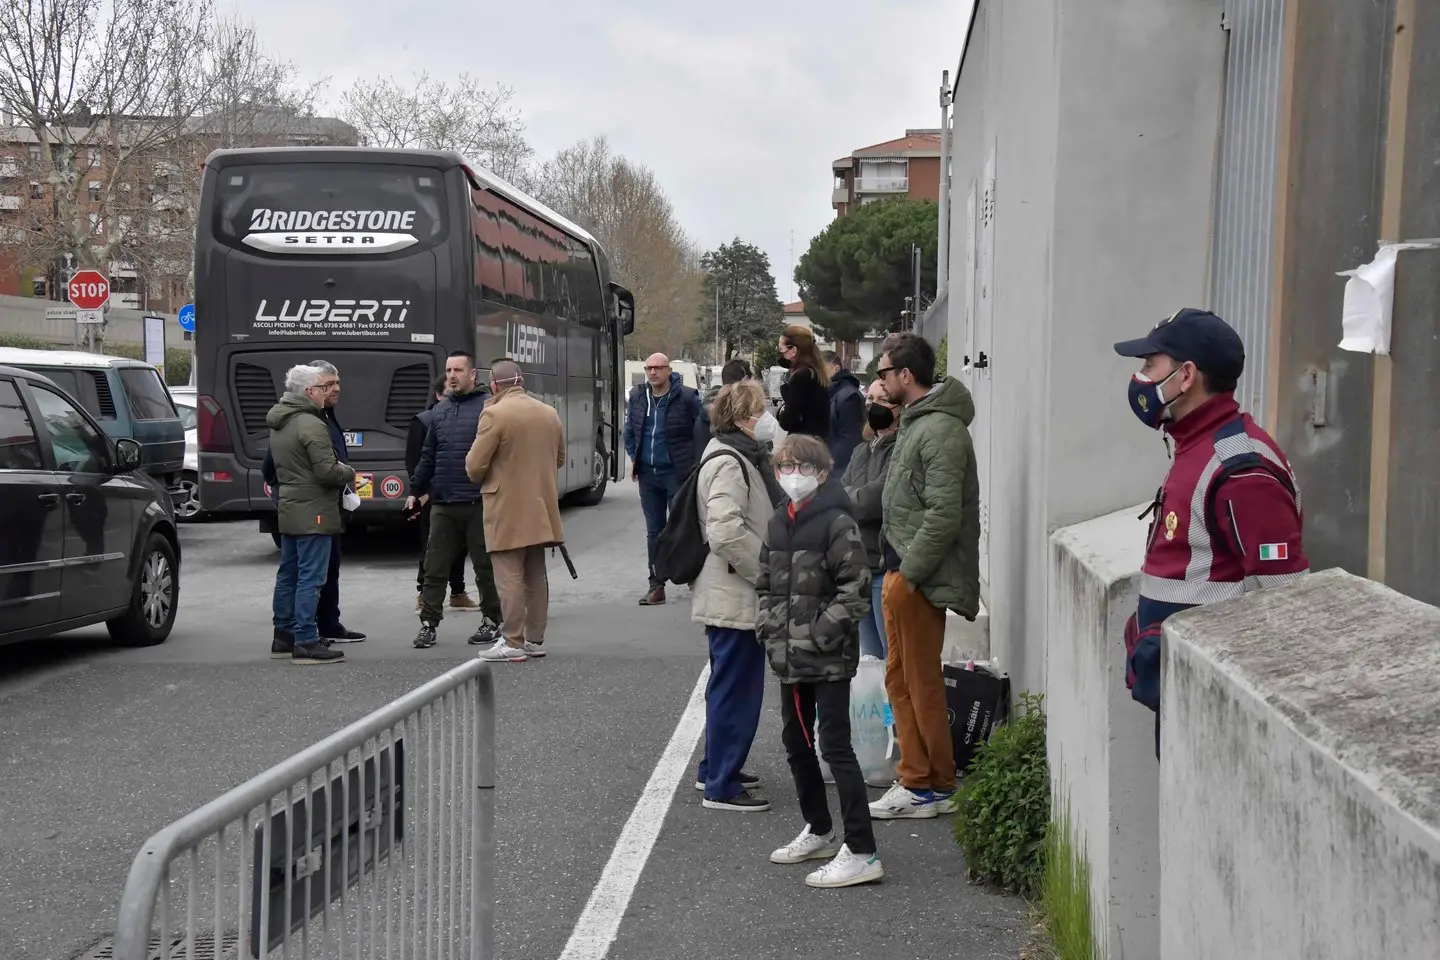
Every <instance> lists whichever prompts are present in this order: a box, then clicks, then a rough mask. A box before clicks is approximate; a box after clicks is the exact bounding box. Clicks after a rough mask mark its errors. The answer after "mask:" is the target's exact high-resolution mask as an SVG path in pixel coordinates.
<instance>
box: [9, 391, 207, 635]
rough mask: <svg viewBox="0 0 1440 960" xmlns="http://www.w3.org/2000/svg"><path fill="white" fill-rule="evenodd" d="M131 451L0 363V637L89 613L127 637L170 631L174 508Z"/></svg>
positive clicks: (176, 544) (70, 402)
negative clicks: (0, 532)
mask: <svg viewBox="0 0 1440 960" xmlns="http://www.w3.org/2000/svg"><path fill="white" fill-rule="evenodd" d="M140 461H141V449H140V444H139V443H137V442H136V441H134V440H132V439H129V438H121V439H119V440H112V439H110V438H108V437H107V436H106V435H105V433H104V431H103V430H101V429H100V426H99V424H97V423H96V421H95V419H94V418H93V417H91V416H90V414H89V413H87V412H86V411H85V410H84V408H83V407H82V406H81V405H80V404H79V403H77V402H76V401H75V399H74V398H72V397H70V396H69V395H68V394H66V393H65V392H64V391H63V390H61V389H60V387H59V386H57V385H56V383H55V382H54V381H52V380H50V379H49V378H47V377H43V376H41V375H39V374H36V373H33V372H31V371H28V370H22V369H20V368H18V367H9V366H0V531H3V535H0V645H3V644H6V643H14V642H18V641H22V640H30V639H33V638H36V637H42V636H46V635H49V634H53V633H59V632H61V631H63V630H72V629H74V628H76V627H84V626H88V625H90V624H95V623H104V624H105V625H106V627H107V628H108V629H109V631H110V636H111V637H112V638H113V639H114V640H115V641H116V642H118V643H122V644H125V645H130V646H148V645H150V644H155V643H161V642H163V641H164V640H165V639H166V638H167V637H169V636H170V630H171V628H172V627H173V626H174V624H175V613H176V609H177V606H178V604H179V601H180V541H179V538H178V536H177V534H176V524H175V511H174V508H173V507H172V506H171V503H170V497H169V495H168V493H167V492H166V490H165V489H164V488H163V487H162V486H161V485H160V483H159V482H158V481H157V480H156V479H155V478H154V477H152V476H150V475H149V474H148V473H147V472H145V471H144V470H142V469H140Z"/></svg>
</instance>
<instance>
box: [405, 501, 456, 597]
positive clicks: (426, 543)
mask: <svg viewBox="0 0 1440 960" xmlns="http://www.w3.org/2000/svg"><path fill="white" fill-rule="evenodd" d="M429 547H430V504H429V503H426V504H425V506H423V507H421V508H420V564H419V569H417V570H416V571H415V592H416V593H419V592H421V591H422V590H424V589H425V551H426V550H427V549H429ZM450 592H451V593H452V594H456V593H464V592H465V554H463V553H462V554H460V556H458V557H456V558H455V563H454V564H453V565H452V566H451V567H450Z"/></svg>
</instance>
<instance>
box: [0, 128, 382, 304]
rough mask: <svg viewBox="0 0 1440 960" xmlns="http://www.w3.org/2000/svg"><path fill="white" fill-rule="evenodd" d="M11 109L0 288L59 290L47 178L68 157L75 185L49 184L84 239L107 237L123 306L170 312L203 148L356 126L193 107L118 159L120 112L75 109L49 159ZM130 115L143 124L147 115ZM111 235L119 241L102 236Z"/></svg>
mask: <svg viewBox="0 0 1440 960" xmlns="http://www.w3.org/2000/svg"><path fill="white" fill-rule="evenodd" d="M9 119H10V118H8V117H3V116H0V294H10V295H16V296H27V297H29V296H33V297H42V298H47V299H52V300H59V299H62V298H63V286H64V280H65V275H66V269H67V268H66V265H65V262H64V260H63V258H62V257H61V256H60V255H59V253H58V251H57V243H56V232H57V231H56V226H57V223H58V222H59V212H58V211H59V209H60V204H59V201H60V199H61V198H62V197H57V196H56V187H55V186H54V185H53V184H52V183H51V180H52V175H53V172H54V170H55V169H56V168H59V169H62V170H65V171H66V172H67V173H68V172H69V168H72V167H73V169H74V171H75V176H76V177H77V178H78V179H77V180H76V187H75V188H69V187H61V188H59V189H60V190H61V192H62V196H63V198H65V199H69V197H70V194H71V192H72V189H73V193H74V202H75V208H76V212H77V219H79V217H83V218H84V220H83V222H84V223H86V224H88V229H89V231H90V233H91V235H92V236H94V237H95V238H97V241H96V244H95V246H94V247H92V250H94V251H97V252H98V251H99V250H100V249H101V248H102V247H103V246H106V245H110V246H111V247H112V253H111V254H110V256H109V259H108V261H107V262H106V263H105V264H102V269H104V270H105V272H106V273H107V275H108V276H109V277H110V286H111V294H110V299H111V302H112V303H113V304H114V305H115V306H117V307H122V308H127V309H132V310H146V309H158V310H165V311H167V312H174V310H176V309H178V308H179V306H180V305H182V304H184V303H185V302H187V300H188V299H189V295H190V291H189V279H188V278H189V274H190V269H191V258H192V252H191V251H192V249H193V238H194V228H195V206H196V203H197V201H198V196H197V193H196V191H197V190H198V187H199V179H198V171H199V166H200V161H202V160H203V159H204V158H205V156H206V155H207V154H208V153H209V152H210V151H211V150H213V149H215V148H216V147H219V146H221V145H225V144H233V145H240V144H245V145H253V146H304V145H325V144H328V145H336V146H353V145H355V144H356V143H357V142H358V134H357V133H356V131H355V129H354V128H353V127H351V126H350V125H349V124H347V123H344V122H343V121H341V120H337V119H334V118H331V117H307V116H297V115H294V114H291V113H286V112H284V111H278V110H275V111H267V110H264V109H261V110H258V111H257V110H254V109H249V110H247V111H246V113H245V115H244V116H243V117H240V116H226V115H218V114H216V115H208V116H205V117H196V118H194V119H192V120H190V121H188V122H186V123H185V124H184V126H183V127H182V130H181V132H180V134H179V135H178V136H174V137H172V138H170V139H169V140H168V141H167V142H166V143H165V144H163V146H159V147H155V148H152V149H149V150H146V151H145V152H144V156H143V157H142V156H139V155H131V156H128V157H127V158H126V159H124V160H123V161H122V160H121V152H122V150H127V149H128V147H129V146H131V145H132V144H133V142H134V141H130V143H127V142H126V139H125V138H126V136H127V128H126V126H125V124H124V122H121V123H120V124H112V123H110V122H109V121H108V120H106V119H105V118H99V117H89V118H85V119H86V121H87V123H86V125H84V126H81V125H79V121H78V120H77V121H76V125H74V126H71V127H68V128H65V129H63V130H60V131H57V134H56V136H55V137H54V141H59V142H54V141H52V143H51V148H50V149H51V157H52V162H51V163H50V164H49V165H48V166H47V163H46V161H45V158H44V153H45V151H44V149H43V147H42V145H41V144H40V141H39V140H38V138H37V137H36V136H35V133H34V131H32V130H30V129H28V128H25V127H20V126H15V125H13V124H12V123H10V122H8V121H9ZM135 124H136V129H137V130H141V131H149V130H153V129H154V124H155V121H154V120H150V119H145V120H137V121H135ZM138 135H141V136H144V135H145V134H144V133H143V132H142V133H140V134H138ZM117 166H118V169H117ZM116 236H118V237H119V238H120V240H119V242H118V244H109V243H108V242H107V241H109V240H113V239H114V238H115V237H116ZM100 238H105V240H102V239H100ZM142 261H143V263H142ZM72 266H78V264H72Z"/></svg>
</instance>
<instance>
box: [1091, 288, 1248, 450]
mask: <svg viewBox="0 0 1440 960" xmlns="http://www.w3.org/2000/svg"><path fill="white" fill-rule="evenodd" d="M1115 352H1116V353H1118V354H1120V356H1122V357H1136V358H1138V359H1142V360H1144V361H1145V365H1144V367H1142V368H1141V370H1140V373H1139V374H1137V375H1136V376H1135V377H1134V378H1132V379H1131V382H1130V408H1131V409H1132V410H1133V411H1135V416H1136V417H1138V418H1139V419H1140V422H1141V423H1143V424H1145V425H1146V426H1147V427H1154V428H1158V427H1159V426H1160V424H1161V423H1163V422H1164V421H1166V420H1175V419H1179V417H1181V416H1184V415H1185V414H1186V413H1188V412H1189V411H1190V409H1192V408H1193V407H1195V406H1198V405H1199V403H1200V402H1203V401H1204V400H1205V399H1207V398H1208V397H1209V396H1213V395H1214V394H1219V393H1233V392H1234V391H1235V385H1236V383H1237V381H1239V379H1240V375H1241V374H1242V373H1244V372H1245V344H1244V343H1242V342H1241V340H1240V335H1239V334H1238V333H1236V332H1235V329H1234V328H1233V327H1231V326H1230V324H1228V323H1226V322H1225V321H1224V320H1221V319H1220V318H1219V317H1217V316H1215V314H1213V313H1211V312H1210V311H1208V310H1196V309H1194V308H1192V307H1185V308H1183V309H1181V310H1177V311H1175V312H1174V313H1172V314H1171V315H1170V316H1168V317H1166V318H1165V319H1164V320H1161V321H1160V322H1159V323H1157V324H1156V325H1155V326H1154V327H1152V328H1151V330H1150V332H1149V333H1148V334H1146V335H1145V336H1143V337H1140V338H1139V339H1137V340H1122V341H1120V342H1119V343H1117V344H1115ZM1187 365H1188V368H1187ZM1177 377H1178V378H1179V380H1180V382H1174V381H1175V380H1176V378H1177ZM1196 381H1198V386H1199V387H1200V389H1198V390H1196V389H1194V387H1193V386H1192V383H1193V382H1196ZM1167 385H1171V387H1170V389H1167V388H1166V387H1167ZM1167 393H1168V394H1169V397H1168V399H1167V397H1166V394H1167Z"/></svg>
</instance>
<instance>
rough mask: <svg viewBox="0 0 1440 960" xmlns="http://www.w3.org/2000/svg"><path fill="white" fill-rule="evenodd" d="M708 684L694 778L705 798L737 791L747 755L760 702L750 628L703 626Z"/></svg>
mask: <svg viewBox="0 0 1440 960" xmlns="http://www.w3.org/2000/svg"><path fill="white" fill-rule="evenodd" d="M705 637H706V639H707V640H708V641H709V643H710V680H709V682H708V683H707V684H706V685H705V757H704V759H702V760H701V761H700V775H699V777H698V779H700V780H703V781H704V782H705V799H707V800H729V799H730V798H731V797H733V796H735V795H736V794H737V793H739V792H740V791H741V790H742V789H744V788H743V787H741V786H740V768H741V767H743V766H745V760H746V758H747V757H749V756H750V746H751V744H753V743H754V742H755V731H757V730H758V729H760V707H761V705H762V704H763V703H764V702H765V648H764V647H763V646H761V645H760V641H759V640H757V639H756V638H755V631H753V630H731V629H730V628H728V627H706V628H705Z"/></svg>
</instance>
